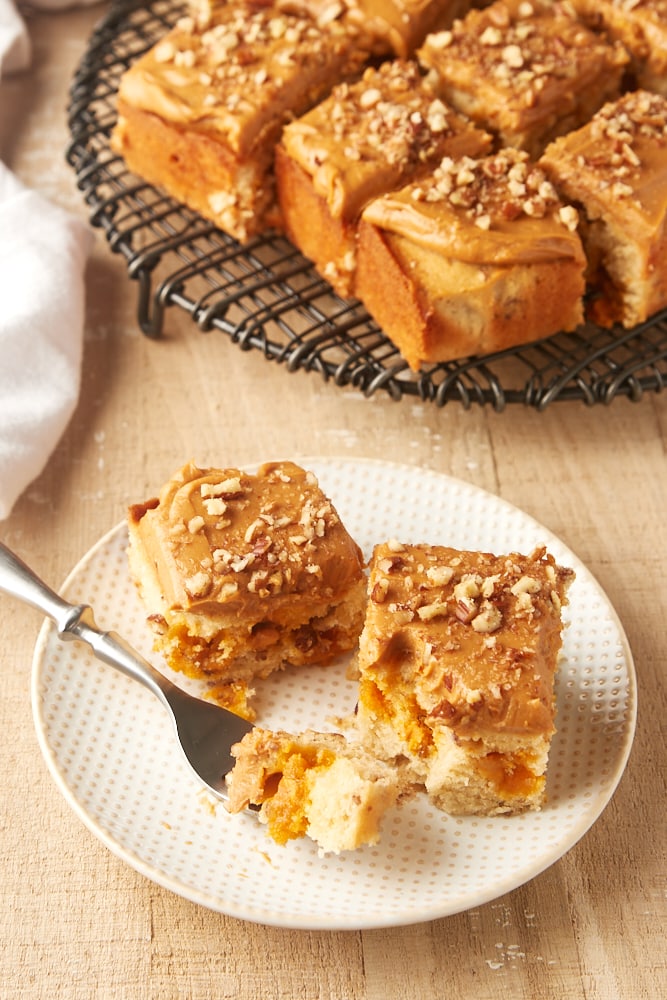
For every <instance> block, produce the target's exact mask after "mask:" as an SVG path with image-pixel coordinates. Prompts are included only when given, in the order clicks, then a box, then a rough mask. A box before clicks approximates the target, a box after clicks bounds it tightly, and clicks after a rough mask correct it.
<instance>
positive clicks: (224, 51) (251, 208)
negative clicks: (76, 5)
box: [111, 0, 368, 241]
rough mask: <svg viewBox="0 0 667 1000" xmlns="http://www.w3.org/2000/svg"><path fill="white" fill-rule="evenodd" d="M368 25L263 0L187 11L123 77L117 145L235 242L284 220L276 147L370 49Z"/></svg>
mask: <svg viewBox="0 0 667 1000" xmlns="http://www.w3.org/2000/svg"><path fill="white" fill-rule="evenodd" d="M364 37H365V36H363V33H362V32H361V31H360V30H358V29H356V28H355V27H353V26H351V25H349V24H344V23H342V22H339V21H335V20H334V21H331V22H330V23H327V24H317V23H315V22H314V21H312V20H309V19H307V18H302V17H298V16H295V15H291V14H288V13H282V12H281V13H279V12H276V10H275V9H273V8H272V7H271V6H269V5H267V4H266V3H262V2H261V0H257V2H253V0H230V2H229V3H224V4H213V5H212V6H211V7H210V8H205V9H202V10H201V11H200V12H199V13H197V14H196V15H195V16H190V17H186V18H182V19H181V20H180V21H179V22H178V24H177V26H176V27H175V28H174V29H173V30H172V31H171V32H170V33H169V34H167V35H166V36H165V37H164V38H163V39H162V40H161V41H160V42H158V44H157V45H155V46H154V47H153V48H152V49H151V50H150V51H149V52H147V53H146V54H145V55H144V56H142V57H141V58H140V59H139V60H137V62H136V63H134V64H133V65H132V66H131V67H130V68H129V69H128V70H127V71H126V72H125V74H124V75H123V76H122V78H121V81H120V85H119V90H118V122H117V124H116V127H115V129H114V132H113V135H112V139H111V143H112V147H113V148H114V149H115V150H116V151H117V152H118V153H120V154H121V156H122V157H123V158H124V159H125V162H126V163H127V165H128V167H129V168H130V169H131V170H133V171H135V172H136V173H137V174H138V175H139V176H140V177H143V178H144V179H145V180H147V181H149V182H150V183H152V184H156V185H158V186H160V187H162V188H164V189H165V190H166V191H167V192H168V193H169V194H171V195H173V197H175V198H177V199H178V200H179V201H182V202H184V203H185V204H187V205H189V206H190V207H191V208H193V209H195V210H196V211H198V212H199V213H201V215H203V216H204V217H205V218H207V219H210V220H212V221H213V222H214V223H216V225H218V226H219V227H220V228H221V229H223V230H225V231H226V232H228V233H230V234H231V235H232V236H234V237H236V238H237V239H239V240H241V241H246V240H247V239H249V237H250V236H252V235H253V234H255V233H257V232H260V231H261V230H262V229H264V228H266V227H267V225H270V224H276V223H277V222H279V218H278V215H277V214H276V202H275V185H274V179H273V147H274V146H275V143H276V142H277V141H278V139H279V137H280V132H281V129H282V127H283V125H284V124H285V122H286V121H287V120H288V119H289V118H290V117H292V116H293V115H298V114H302V113H303V112H304V111H306V110H307V109H308V108H309V107H311V106H312V105H313V104H315V103H317V101H319V100H320V99H321V98H322V97H324V96H325V94H327V93H328V92H329V91H330V89H331V87H332V86H333V85H334V84H335V83H338V82H339V81H340V80H341V79H346V78H347V77H348V76H353V77H354V76H357V75H358V74H359V73H360V72H361V68H362V66H363V64H364V62H365V61H366V59H367V58H368V49H367V47H364V44H363V38H364Z"/></svg>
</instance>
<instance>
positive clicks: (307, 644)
mask: <svg viewBox="0 0 667 1000" xmlns="http://www.w3.org/2000/svg"><path fill="white" fill-rule="evenodd" d="M128 528H129V537H130V547H129V561H130V570H131V573H132V576H133V579H134V581H135V582H136V585H137V587H138V590H139V594H140V596H141V598H142V599H143V602H144V605H145V607H146V610H147V612H148V622H149V624H150V625H151V627H152V629H153V631H154V632H155V636H156V643H155V647H156V649H157V650H159V651H160V652H161V653H163V655H164V656H165V658H166V660H167V662H168V663H169V665H170V666H171V667H173V668H174V669H175V670H180V671H183V672H184V673H185V674H187V675H189V676H192V677H198V678H206V679H208V680H210V681H212V682H215V694H216V697H217V699H218V700H219V701H220V702H221V703H222V704H225V705H227V706H229V707H230V708H232V709H234V710H235V711H237V712H241V713H243V714H251V713H250V711H249V709H248V705H247V698H248V696H249V694H250V693H251V684H252V682H253V680H254V679H255V678H261V677H266V676H267V675H268V674H270V673H271V672H272V671H274V670H276V669H278V668H281V667H284V666H286V665H288V664H289V665H295V666H301V665H304V664H308V663H319V664H323V663H328V662H330V661H332V660H334V659H335V658H336V657H337V656H339V655H340V654H341V653H343V652H345V651H348V650H350V649H352V648H353V647H354V646H355V645H356V643H357V640H358V636H359V633H360V631H361V628H362V625H363V616H364V608H365V580H366V578H365V575H364V562H363V557H362V554H361V551H360V549H359V547H358V546H357V544H356V543H355V542H354V540H353V539H352V538H351V536H350V535H349V533H348V532H347V530H346V529H345V527H344V525H343V524H342V522H341V520H340V518H339V516H338V514H337V512H336V510H335V509H334V507H333V505H332V503H331V501H330V500H328V499H327V497H326V496H325V495H324V493H323V492H322V490H321V489H320V487H319V485H318V483H317V479H316V478H315V476H314V475H313V474H312V473H311V472H307V471H304V470H303V469H301V468H300V467H299V466H297V465H294V464H293V463H291V462H277V463H270V464H267V465H263V466H262V467H261V468H260V469H259V470H258V471H257V473H256V474H254V475H251V474H249V473H245V472H241V471H239V470H238V469H199V468H197V467H196V466H195V465H193V464H189V465H186V466H185V467H184V468H183V469H181V471H180V472H178V473H176V475H175V476H174V477H173V478H172V479H171V480H170V481H169V482H168V483H166V485H165V486H164V487H163V489H162V491H161V492H160V496H159V498H157V499H152V500H148V501H147V502H146V503H141V504H135V505H134V506H132V507H131V508H130V510H129V517H128Z"/></svg>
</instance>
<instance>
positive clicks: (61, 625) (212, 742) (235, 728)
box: [0, 542, 252, 800]
mask: <svg viewBox="0 0 667 1000" xmlns="http://www.w3.org/2000/svg"><path fill="white" fill-rule="evenodd" d="M0 591H4V593H6V594H10V595H11V596H13V597H17V598H18V599H19V600H21V601H24V602H25V603H26V604H29V605H31V606H32V607H34V608H37V609H38V610H39V611H42V612H43V613H44V614H45V615H46V616H47V617H48V618H50V619H51V620H52V621H54V622H55V623H56V626H57V629H58V636H59V638H60V639H64V640H70V639H80V640H81V641H82V642H85V643H87V644H88V645H89V646H90V648H91V649H92V651H93V653H94V654H95V656H96V657H97V659H98V660H102V661H103V662H104V663H107V664H109V665H110V666H112V667H115V668H116V669H117V670H120V671H121V673H124V674H126V675H127V676H128V677H131V678H132V679H133V680H135V681H140V682H141V683H142V684H143V685H144V686H145V687H147V688H148V689H149V690H150V691H152V692H153V694H155V695H157V697H158V698H159V699H160V701H161V702H162V704H163V705H164V706H165V708H166V709H167V710H168V712H169V714H170V716H171V719H172V721H173V723H174V726H175V729H176V734H177V736H178V740H179V743H180V746H181V749H182V750H183V753H184V754H185V757H186V759H187V761H188V763H189V764H190V766H191V768H192V769H193V770H194V772H195V774H196V775H197V777H198V778H199V779H200V780H201V781H203V782H204V784H205V785H206V786H207V787H208V788H209V789H210V791H211V792H213V794H214V795H216V796H218V798H221V799H224V800H227V789H226V785H225V775H226V774H227V773H228V772H229V771H230V770H231V769H232V767H233V766H234V758H233V757H232V755H231V753H230V750H231V747H232V746H233V745H234V743H237V742H238V741H239V740H240V739H242V737H243V736H245V734H246V733H248V732H249V731H250V730H251V729H252V724H251V723H250V722H247V721H246V720H245V719H242V718H241V717H240V716H238V715H234V713H233V712H228V711H227V710H226V709H224V708H221V707H220V706H219V705H214V704H213V703H212V702H208V701H203V700H202V699H201V698H195V697H193V696H192V695H190V694H188V693H187V692H186V691H182V690H181V689H180V688H179V687H177V686H176V685H175V684H172V682H171V681H170V680H169V679H168V678H167V677H164V676H163V675H162V674H161V673H160V672H159V670H156V669H155V667H153V666H151V664H150V663H149V662H148V661H147V660H145V659H144V658H143V656H141V655H140V654H139V653H138V652H137V651H136V650H135V649H133V648H132V646H131V645H130V644H129V643H128V642H126V640H125V639H123V638H122V637H121V636H119V635H118V634H117V633H116V632H103V631H102V630H101V629H99V628H98V627H97V625H96V624H95V619H94V616H93V610H92V608H91V607H90V605H88V604H69V603H68V602H67V601H65V600H63V598H62V597H60V596H59V595H58V594H56V593H55V591H53V590H51V588H50V587H48V586H47V585H46V584H45V583H44V582H43V581H42V580H40V578H39V577H38V576H37V575H36V574H35V573H34V572H33V571H32V570H31V569H30V568H29V567H28V566H26V564H25V563H24V562H23V561H22V560H21V559H19V557H18V556H17V555H15V554H14V553H13V552H11V551H10V549H8V548H7V547H6V546H5V545H3V544H2V542H0Z"/></svg>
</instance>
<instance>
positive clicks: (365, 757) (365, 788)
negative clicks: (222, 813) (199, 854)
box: [227, 728, 406, 854]
mask: <svg viewBox="0 0 667 1000" xmlns="http://www.w3.org/2000/svg"><path fill="white" fill-rule="evenodd" d="M232 754H233V756H234V757H235V758H236V764H235V766H234V768H233V770H232V771H231V772H230V774H229V775H227V784H228V789H229V802H228V808H229V810H230V811H231V812H240V811H241V810H243V809H245V808H247V807H248V806H249V805H255V806H260V807H261V808H260V811H259V819H260V821H262V822H264V823H266V824H267V828H268V832H269V834H270V835H271V837H272V838H273V839H274V840H275V841H277V843H279V844H286V843H287V842H288V841H289V840H294V839H296V838H298V837H310V838H311V840H314V841H315V842H316V843H317V844H318V846H319V848H320V853H322V854H326V853H333V854H339V853H340V852H341V851H351V850H355V849H356V848H358V847H362V846H363V845H365V844H375V843H377V842H378V840H379V837H380V825H381V822H382V819H383V818H384V816H385V814H386V813H387V811H388V810H389V809H391V808H392V807H393V806H394V805H396V803H397V802H398V800H399V797H401V795H402V794H403V793H404V792H405V790H406V779H405V772H404V771H401V770H400V769H397V768H395V767H393V766H392V765H390V764H387V763H384V762H383V761H379V760H376V759H375V758H374V757H372V756H371V755H370V754H369V753H367V752H366V751H365V750H364V749H363V748H362V747H360V746H358V745H355V744H351V743H348V742H347V740H346V739H345V738H344V737H343V736H341V735H339V734H337V733H316V732H310V731H308V732H305V733H302V734H300V735H298V736H297V735H292V734H290V733H285V732H281V731H278V732H270V731H268V730H265V729H259V728H255V729H253V730H252V731H251V732H250V733H248V735H247V736H245V737H244V738H243V740H242V741H241V742H240V743H237V744H236V745H235V746H234V747H232Z"/></svg>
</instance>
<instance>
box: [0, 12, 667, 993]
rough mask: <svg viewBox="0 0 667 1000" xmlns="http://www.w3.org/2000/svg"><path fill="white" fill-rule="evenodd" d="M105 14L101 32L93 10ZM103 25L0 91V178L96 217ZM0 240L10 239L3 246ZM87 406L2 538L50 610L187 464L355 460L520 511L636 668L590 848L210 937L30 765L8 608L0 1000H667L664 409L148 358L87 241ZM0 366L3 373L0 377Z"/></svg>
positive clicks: (82, 26) (27, 629)
mask: <svg viewBox="0 0 667 1000" xmlns="http://www.w3.org/2000/svg"><path fill="white" fill-rule="evenodd" d="M102 10H103V9H102ZM102 10H101V9H100V8H92V9H87V10H75V11H70V12H65V13H61V14H34V15H32V16H30V19H29V27H30V33H31V36H32V41H33V48H34V59H33V67H32V69H31V70H30V71H28V72H26V73H23V74H20V75H18V76H14V77H11V78H8V79H7V80H4V81H3V82H2V84H0V156H1V157H2V159H3V160H4V161H5V162H6V163H7V165H8V166H9V167H10V168H11V169H12V170H14V171H15V173H16V174H17V175H18V176H19V177H20V178H21V179H22V180H23V181H24V182H25V183H27V184H28V185H30V186H32V187H35V188H37V189H38V190H40V191H41V192H42V193H44V194H45V195H46V196H48V197H49V198H51V199H52V200H54V201H55V202H57V203H58V204H60V205H62V206H64V207H66V208H68V209H70V210H71V211H72V212H74V213H76V214H78V215H79V216H80V217H81V218H82V219H85V218H86V209H85V206H84V205H83V204H82V203H81V197H80V195H79V193H78V191H77V190H76V186H75V179H74V176H73V173H72V172H71V170H70V168H69V167H68V166H67V165H66V163H65V161H64V155H63V151H64V148H65V145H66V141H67V129H66V122H65V114H64V108H65V105H66V99H67V88H68V84H69V80H70V78H71V75H72V73H73V71H74V68H75V66H76V64H77V62H78V59H79V58H80V56H81V54H82V52H83V51H84V47H85V44H86V39H87V37H88V35H89V33H90V31H91V28H92V26H93V25H94V23H95V22H96V20H97V19H98V18H99V17H100V16H101V13H102ZM2 235H3V236H4V234H2ZM86 288H87V315H86V323H85V351H84V361H83V372H82V385H81V394H80V400H79V403H78V407H77V409H76V412H75V414H74V417H73V419H72V421H71V424H70V426H69V427H68V429H67V431H66V433H65V434H64V436H63V438H62V440H61V441H60V443H59V444H58V446H57V448H56V451H55V453H54V454H53V456H52V458H51V459H50V461H49V462H48V465H47V467H46V469H45V470H44V472H43V474H42V475H40V477H39V478H38V479H37V481H36V482H34V483H33V484H32V485H31V486H30V487H29V488H28V489H27V490H26V491H25V493H24V495H23V496H22V497H21V498H20V500H19V501H18V503H17V504H16V507H15V510H14V512H13V513H12V515H11V516H10V517H9V518H8V519H7V520H6V521H4V522H1V523H0V538H1V539H2V540H3V541H4V542H6V543H7V544H8V545H9V546H10V547H12V548H13V549H14V550H16V551H17V552H18V553H19V554H20V555H21V556H22V557H23V558H24V559H25V560H26V561H27V562H29V563H30V564H32V565H33V566H34V567H36V568H37V569H38V570H39V571H40V573H41V574H42V575H43V576H44V577H45V578H46V579H47V580H49V581H50V582H51V583H53V584H54V585H58V586H59V585H60V583H61V582H62V581H63V579H64V578H65V576H66V575H67V573H68V572H69V570H70V569H71V568H72V567H73V566H74V565H75V564H76V563H77V561H78V560H79V559H80V558H81V556H83V555H84V553H85V552H86V551H87V550H88V549H89V547H90V546H92V545H93V544H94V543H95V542H96V541H97V539H98V538H99V537H100V536H101V535H102V534H103V533H105V532H106V531H107V530H108V529H110V528H112V527H113V526H114V525H116V524H117V523H118V522H119V521H120V520H121V519H122V518H123V517H124V515H125V511H126V507H127V504H128V503H129V502H131V501H134V500H137V499H141V498H143V497H145V496H149V495H152V494H153V492H154V491H155V490H156V488H158V487H159V486H160V485H161V483H162V482H163V481H164V480H165V479H166V478H167V477H168V475H169V474H170V473H171V472H172V471H173V470H174V469H175V468H177V467H178V466H179V465H180V464H181V463H182V462H184V461H186V460H188V459H190V458H195V459H196V460H197V461H199V462H201V463H210V464H217V465H220V464H225V465H233V464H244V463H251V462H255V461H260V460H262V459H267V458H276V457H289V458H298V457H300V456H313V455H321V456H338V455H344V456H362V457H367V458H371V459H386V458H388V457H390V458H391V459H393V460H396V461H401V462H403V463H405V464H409V465H414V466H423V467H426V468H429V469H433V470H436V471H441V472H445V473H448V474H450V475H452V476H455V477H458V478H460V479H463V480H466V481H468V482H470V483H472V484H474V485H476V486H479V487H482V488H484V489H486V490H488V491H490V492H491V493H493V494H496V495H498V496H499V497H502V498H504V499H505V500H507V501H510V502H511V503H513V504H516V505H517V506H519V507H521V508H522V509H523V510H524V511H526V512H528V513H529V514H531V515H532V516H534V517H535V518H537V519H538V520H539V521H541V522H542V523H543V524H544V525H546V526H547V527H548V528H549V529H550V530H551V531H553V532H554V533H556V534H557V535H558V536H559V537H560V538H561V539H562V540H563V541H564V542H565V544H566V545H568V546H569V547H570V548H571V549H572V550H573V551H574V552H575V553H577V555H578V556H579V557H580V558H581V559H582V560H583V561H584V562H585V563H586V564H587V565H588V567H589V568H590V570H591V572H592V573H593V574H594V575H595V576H596V577H597V579H598V580H599V582H600V584H601V585H602V587H603V588H604V590H605V591H606V593H607V594H608V596H609V598H610V600H611V602H612V604H613V605H614V607H615V609H616V611H617V613H618V615H619V617H620V620H621V622H622V624H623V627H624V629H625V631H626V633H627V636H628V639H629V642H630V645H631V648H632V650H633V655H634V659H635V663H636V670H637V675H638V688H639V717H638V726H637V732H636V737H635V742H634V747H633V750H632V754H631V756H630V760H629V764H628V766H627V769H626V772H625V774H624V777H623V778H622V780H621V782H620V785H619V787H618V789H617V791H616V794H615V795H614V797H613V799H612V801H611V802H610V804H609V805H608V806H607V808H606V809H605V811H604V812H603V814H602V816H601V817H600V819H599V820H598V821H597V823H595V825H594V826H593V827H592V829H591V830H590V831H589V832H588V833H587V834H586V835H585V836H584V837H583V839H581V840H580V841H579V843H577V844H576V846H574V847H573V848H572V849H571V850H570V851H569V852H568V853H566V854H565V856H564V857H562V858H561V860H559V861H558V862H557V863H555V864H553V865H552V866H551V867H550V868H548V869H547V870H546V871H545V872H544V873H543V874H541V875H539V876H538V877H537V878H535V879H533V880H532V881H531V882H529V883H528V884H526V885H524V886H522V887H520V888H518V889H516V890H514V891H513V892H511V893H509V894H507V895H505V896H503V897H501V898H499V899H496V900H495V901H493V902H489V903H487V904H486V905H484V906H480V907H478V908H476V909H474V910H471V911H468V912H464V913H460V914H458V915H454V916H450V917H447V918H443V919H439V920H435V921H433V922H427V923H422V924H416V925H411V926H405V927H395V928H391V929H381V930H369V931H342V932H324V931H297V930H286V929H281V928H275V927H267V926H263V925H259V924H254V923H246V922H244V921H241V920H238V919H235V918H232V917H228V916H225V915H221V914H219V913H217V912H213V911H210V910H208V909H205V908H203V907H201V906H198V905H195V904H193V903H191V902H189V901H188V900H186V899H184V898H181V897H180V896H178V895H174V894H172V893H171V892H169V891H167V890H166V889H163V888H161V887H160V886H158V885H157V884H155V883H153V882H152V881H150V880H149V879H148V878H146V877H144V876H143V875H141V874H139V873H138V872H137V871H135V870H134V869H133V868H130V867H128V866H127V865H126V864H124V863H123V862H122V861H121V860H119V859H118V858H117V857H116V856H115V855H114V854H112V853H111V852H110V851H109V850H108V849H107V848H106V847H105V846H104V845H103V844H102V843H101V842H100V841H98V840H97V839H96V838H95V837H94V836H93V835H92V834H91V833H90V832H89V831H88V829H87V828H86V827H85V826H84V825H83V824H82V822H81V821H80V819H79V818H77V816H76V815H75V814H74V813H73V812H72V811H71V810H70V808H69V806H68V805H67V803H66V802H65V800H64V799H63V797H62V796H61V794H60V792H59V791H58V789H57V788H56V786H55V784H54V782H53V780H52V779H51V777H50V775H49V772H48V771H47V768H46V766H45V764H44V761H43V759H42V756H41V754H40V750H39V747H38V743H37V739H36V735H35V730H34V727H33V720H32V714H31V704H30V669H31V658H32V653H33V648H34V644H35V641H36V637H37V633H38V631H39V626H40V624H41V619H40V616H39V615H38V614H37V613H36V612H33V611H31V610H29V609H26V608H24V607H22V606H20V605H19V604H18V603H17V602H15V601H12V600H10V599H9V598H1V599H0V615H1V616H2V631H3V643H2V649H1V652H0V664H1V668H0V684H1V689H2V700H1V701H0V731H1V732H2V749H1V751H0V810H1V812H0V843H1V849H0V859H1V860H0V864H1V866H2V867H1V871H2V879H1V883H0V891H1V892H2V924H1V933H2V942H3V944H2V952H1V956H0V995H1V996H2V998H16V997H22V998H23V997H25V998H33V997H44V998H47V997H48V998H49V1000H90V998H96V997H100V998H127V1000H144V998H156V1000H157V998H160V1000H168V998H174V1000H175V998H186V997H187V998H193V1000H213V998H227V997H229V998H231V997H234V998H241V1000H256V998H260V997H262V998H284V1000H297V998H303V1000H315V998H318V1000H320V998H321V1000H333V998H335V1000H390V998H403V997H415V998H419V1000H436V998H438V1000H442V998H443V997H456V998H467V997H470V998H473V997H474V998H476V1000H477V998H494V1000H495V998H515V997H520V998H530V1000H535V998H568V1000H571V998H574V997H586V998H591V997H596V998H598V997H599V998H605V1000H607V998H620V1000H636V998H640V997H647V998H648V997H650V998H656V997H658V996H662V995H667V978H666V974H665V937H664V931H665V916H666V908H665V827H664V803H665V742H664V735H665V730H664V719H665V714H666V711H665V697H664V694H665V689H664V676H665V650H666V648H667V626H666V624H665V621H666V614H665V612H666V607H667V583H666V580H667V573H666V572H665V565H666V563H667V532H666V530H665V521H666V514H667V460H666V454H665V452H666V446H667V395H666V394H664V393H663V394H650V395H646V396H645V397H644V399H643V400H641V401H640V402H639V403H632V402H628V401H627V400H625V399H618V400H616V401H615V402H614V403H613V404H612V405H611V406H596V407H590V408H589V407H586V406H585V405H584V404H582V403H579V402H574V403H557V404H554V405H552V406H551V407H550V408H548V409H547V410H546V411H545V412H544V413H541V414H540V413H537V412H534V411H533V410H532V409H529V408H525V407H523V406H521V405H515V406H510V407H508V408H507V409H506V411H505V412H503V413H495V412H491V411H490V410H489V409H488V408H482V407H479V406H477V407H474V408H473V409H471V410H470V411H465V410H464V409H463V408H462V407H461V406H459V405H457V404H452V405H447V406H445V407H444V408H441V409H438V408H436V407H433V406H429V405H422V404H417V403H416V402H410V401H403V402H400V403H395V402H392V401H391V400H389V399H388V398H386V397H383V396H382V395H376V396H374V397H372V398H370V399H366V398H364V397H362V395H361V394H359V393H358V392H356V391H355V390H353V389H349V390H348V389H341V388H337V387H335V386H334V385H331V384H327V383H325V382H324V381H323V380H322V379H321V378H320V377H319V376H318V375H308V374H305V373H295V374H288V373H287V371H286V370H285V369H284V368H281V367H280V366H279V365H276V364H269V363H267V362H266V361H265V360H264V359H263V358H262V357H261V356H260V354H259V353H258V352H251V353H242V352H241V351H239V350H238V348H237V347H235V346H234V345H233V344H231V343H230V342H229V341H228V340H227V339H226V338H225V337H224V336H223V335H218V334H212V335H209V336H202V335H201V334H199V333H198V332H196V331H195V330H194V329H191V328H190V323H189V321H188V320H187V318H186V316H185V314H179V315H176V314H175V311H174V315H171V314H170V315H169V317H168V324H167V336H165V338H164V339H162V340H161V341H158V342H152V341H149V340H148V339H147V338H145V337H144V336H143V335H142V334H141V333H140V332H139V330H138V328H137V323H136V318H135V317H136V287H135V286H134V285H133V284H132V283H130V282H129V281H128V279H127V276H126V271H125V265H124V263H123V261H122V260H121V259H120V258H118V257H116V256H114V255H112V254H111V252H110V251H109V249H108V247H107V246H106V243H105V241H104V239H103V237H102V236H101V235H100V234H99V232H97V235H96V243H95V249H94V252H93V255H92V258H91V260H90V264H89V267H88V271H87V279H86ZM0 363H2V362H1V359H0Z"/></svg>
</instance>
